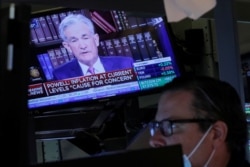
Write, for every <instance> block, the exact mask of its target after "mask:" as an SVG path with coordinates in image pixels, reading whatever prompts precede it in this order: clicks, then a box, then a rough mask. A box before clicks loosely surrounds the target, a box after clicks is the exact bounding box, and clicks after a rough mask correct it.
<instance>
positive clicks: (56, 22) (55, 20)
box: [51, 14, 60, 38]
mask: <svg viewBox="0 0 250 167" xmlns="http://www.w3.org/2000/svg"><path fill="white" fill-rule="evenodd" d="M51 19H52V23H53V25H54V27H55V30H56V33H57V36H58V37H59V38H60V34H59V30H58V27H59V24H60V18H59V16H58V14H52V15H51Z"/></svg>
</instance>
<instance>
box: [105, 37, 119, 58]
mask: <svg viewBox="0 0 250 167" xmlns="http://www.w3.org/2000/svg"><path fill="white" fill-rule="evenodd" d="M104 43H105V46H106V49H107V53H108V56H116V55H117V53H116V50H115V47H114V44H113V42H112V40H111V39H106V40H104Z"/></svg>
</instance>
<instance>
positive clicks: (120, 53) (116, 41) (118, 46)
mask: <svg viewBox="0 0 250 167" xmlns="http://www.w3.org/2000/svg"><path fill="white" fill-rule="evenodd" d="M112 41H113V44H114V48H115V50H116V54H117V56H124V55H125V53H124V51H123V47H122V45H121V41H120V38H113V39H112Z"/></svg>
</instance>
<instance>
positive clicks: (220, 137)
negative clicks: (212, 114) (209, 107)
mask: <svg viewBox="0 0 250 167" xmlns="http://www.w3.org/2000/svg"><path fill="white" fill-rule="evenodd" d="M213 132H214V136H213V140H214V146H215V147H219V146H220V145H221V144H222V143H224V142H225V140H226V138H227V133H228V127H227V125H226V123H225V122H223V121H217V122H215V123H214V124H213Z"/></svg>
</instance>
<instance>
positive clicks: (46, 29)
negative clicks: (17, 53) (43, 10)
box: [39, 16, 53, 41]
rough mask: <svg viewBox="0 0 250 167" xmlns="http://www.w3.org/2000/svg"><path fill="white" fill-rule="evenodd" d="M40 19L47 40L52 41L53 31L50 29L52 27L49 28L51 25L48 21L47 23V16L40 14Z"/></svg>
mask: <svg viewBox="0 0 250 167" xmlns="http://www.w3.org/2000/svg"><path fill="white" fill-rule="evenodd" d="M39 21H40V24H41V27H42V29H43V32H44V36H45V39H46V41H51V40H53V37H52V33H51V31H50V28H49V26H48V23H47V21H46V19H45V17H44V16H40V17H39Z"/></svg>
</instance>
